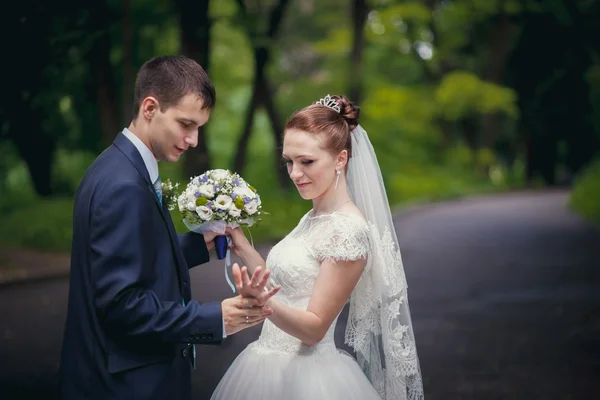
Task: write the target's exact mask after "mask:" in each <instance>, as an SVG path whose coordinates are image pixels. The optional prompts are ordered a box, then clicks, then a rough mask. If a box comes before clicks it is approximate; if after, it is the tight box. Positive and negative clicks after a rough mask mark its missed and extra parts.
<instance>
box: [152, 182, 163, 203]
mask: <svg viewBox="0 0 600 400" xmlns="http://www.w3.org/2000/svg"><path fill="white" fill-rule="evenodd" d="M154 191H155V192H156V197H158V203H159V204H160V206H161V207H162V181H161V180H160V176H159V177H158V178H156V181H155V182H154Z"/></svg>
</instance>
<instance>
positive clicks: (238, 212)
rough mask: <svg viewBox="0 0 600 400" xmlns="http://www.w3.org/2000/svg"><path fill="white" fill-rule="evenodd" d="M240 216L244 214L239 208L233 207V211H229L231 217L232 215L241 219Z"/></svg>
mask: <svg viewBox="0 0 600 400" xmlns="http://www.w3.org/2000/svg"><path fill="white" fill-rule="evenodd" d="M240 214H242V210H240V209H239V208H237V207H231V209H230V210H229V215H231V216H232V217H234V218H237V217H239V216H240Z"/></svg>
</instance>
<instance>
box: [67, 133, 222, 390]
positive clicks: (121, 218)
mask: <svg viewBox="0 0 600 400" xmlns="http://www.w3.org/2000/svg"><path fill="white" fill-rule="evenodd" d="M208 260H209V255H208V251H207V249H206V244H205V243H204V238H203V236H202V235H199V234H196V233H187V234H183V235H177V234H176V232H175V229H174V227H173V222H172V220H171V217H170V215H169V212H168V210H167V209H166V207H165V206H164V205H163V206H162V207H161V206H160V205H159V202H158V198H157V196H156V194H155V192H154V189H153V187H152V184H151V182H150V177H149V175H148V171H147V169H146V166H145V165H144V162H143V159H142V157H141V155H140V154H139V152H138V150H137V149H136V148H135V146H134V145H133V143H131V142H130V141H129V139H127V138H126V137H125V136H124V135H123V134H119V135H118V136H117V138H116V139H115V141H114V143H113V144H112V146H110V147H109V148H108V149H106V150H105V151H104V152H103V153H102V154H101V155H100V156H99V157H98V158H97V159H96V160H95V161H94V163H93V164H92V165H91V166H90V168H89V169H88V171H87V173H86V175H85V176H84V178H83V179H82V181H81V184H80V186H79V189H78V191H77V195H76V198H75V207H74V214H73V243H72V250H71V276H70V288H69V304H68V313H67V320H66V323H65V332H64V337H63V346H62V351H61V360H60V367H59V391H60V398H61V399H88V398H89V399H128V400H131V399H159V398H167V397H168V398H169V399H188V398H189V397H190V385H191V382H190V360H189V357H188V358H184V356H183V355H184V354H186V353H187V352H185V351H184V350H186V349H187V348H188V343H198V344H213V343H220V342H221V341H222V338H223V332H222V330H223V320H222V314H221V305H220V303H206V304H200V303H198V302H197V301H194V300H192V299H191V290H190V276H189V271H188V267H193V266H196V265H198V264H201V263H204V262H207V261H208ZM182 299H183V300H184V301H185V304H186V305H185V306H182V304H181V303H182Z"/></svg>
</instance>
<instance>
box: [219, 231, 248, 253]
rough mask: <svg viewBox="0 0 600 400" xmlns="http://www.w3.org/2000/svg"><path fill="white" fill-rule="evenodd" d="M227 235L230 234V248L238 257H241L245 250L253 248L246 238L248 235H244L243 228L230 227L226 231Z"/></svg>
mask: <svg viewBox="0 0 600 400" xmlns="http://www.w3.org/2000/svg"><path fill="white" fill-rule="evenodd" d="M225 233H226V234H228V235H229V237H230V238H231V245H230V247H231V250H232V251H233V253H234V254H235V255H236V256H238V257H241V253H242V252H243V250H244V249H245V248H247V247H252V245H251V244H250V242H249V241H248V239H247V238H246V235H244V232H243V231H242V228H240V227H237V228H229V227H228V228H227V229H226V231H225Z"/></svg>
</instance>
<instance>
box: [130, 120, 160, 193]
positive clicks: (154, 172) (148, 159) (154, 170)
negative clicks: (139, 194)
mask: <svg viewBox="0 0 600 400" xmlns="http://www.w3.org/2000/svg"><path fill="white" fill-rule="evenodd" d="M123 135H125V137H126V138H127V139H129V140H130V141H131V143H133V145H134V146H135V148H136V149H137V150H138V152H139V153H140V155H141V156H142V160H144V164H145V165H146V169H147V170H148V175H149V176H150V181H151V182H152V183H154V182H156V179H158V161H156V158H155V157H154V154H152V152H151V151H150V149H149V148H148V147H146V145H145V144H144V142H142V141H141V140H140V138H138V137H137V136H136V135H135V134H134V133H133V132H131V131H130V130H129V129H127V128H124V129H123Z"/></svg>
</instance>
